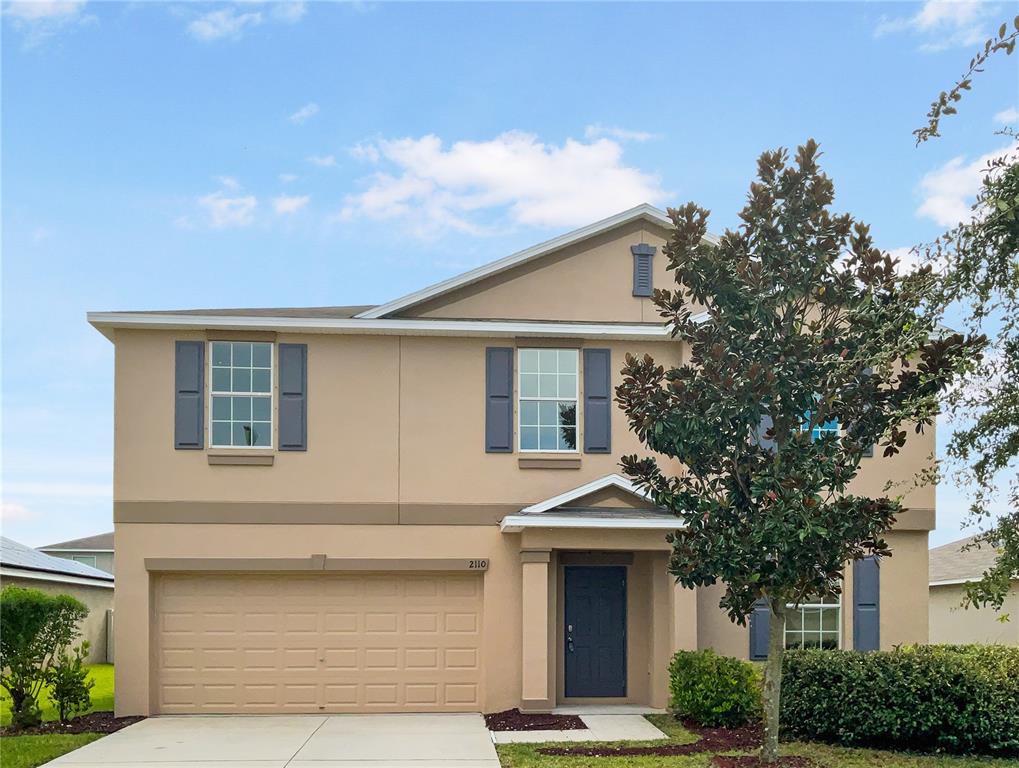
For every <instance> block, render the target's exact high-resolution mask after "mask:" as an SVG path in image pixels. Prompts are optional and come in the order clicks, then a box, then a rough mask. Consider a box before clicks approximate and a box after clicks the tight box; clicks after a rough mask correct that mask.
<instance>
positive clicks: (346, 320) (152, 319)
mask: <svg viewBox="0 0 1019 768" xmlns="http://www.w3.org/2000/svg"><path fill="white" fill-rule="evenodd" d="M638 220H643V221H647V222H651V223H654V224H657V225H659V226H662V227H665V228H670V227H671V226H672V222H671V220H670V219H669V217H668V215H667V214H666V213H665V211H662V210H659V209H658V208H655V207H654V206H652V205H648V204H647V203H645V204H643V205H638V206H636V207H635V208H631V209H629V210H627V211H623V212H622V213H617V214H616V215H614V216H610V217H608V218H606V219H602V220H601V221H598V222H595V223H594V224H591V225H589V226H586V227H581V228H580V229H576V230H574V231H572V232H567V233H566V234H564V235H560V236H559V237H555V238H553V239H551V240H547V241H546V242H544V243H540V244H538V245H535V246H533V247H531V248H527V249H525V250H523V251H519V252H518V253H514V254H511V255H510V256H506V257H504V258H502V259H497V260H496V261H493V262H491V263H489V264H486V265H484V266H481V267H478V268H477V269H472V270H470V271H468V272H464V273H463V274H460V275H456V276H455V277H451V278H449V279H448V280H443V281H442V282H439V283H436V284H435V285H432V286H429V287H428V288H423V289H421V290H419V291H415V292H414V293H410V294H407V295H406V296H402V297H400V298H398V299H394V300H392V301H390V302H387V303H385V304H381V305H360V306H344V307H308V308H293V307H289V308H278V309H273V308H263V309H185V310H162V311H152V310H146V311H142V312H89V313H88V321H89V323H91V324H92V325H93V326H94V327H95V328H96V329H98V330H99V331H100V332H101V333H103V334H104V335H105V336H106V337H107V338H109V339H111V340H112V339H113V329H115V328H150V329H207V328H213V329H223V330H248V331H251V330H286V331H292V332H294V333H355V334H363V333H372V334H399V335H435V336H485V337H507V338H512V337H516V336H521V337H528V336H536V337H541V336H547V335H555V336H570V337H573V338H582V339H624V340H626V339H646V340H658V339H662V340H665V339H668V338H670V335H671V330H670V329H669V328H668V327H667V326H666V325H665V324H664V323H662V322H660V321H659V322H653V323H617V322H585V321H558V320H544V321H538V320H508V319H501V320H500V319H492V320H456V319H453V320H451V319H439V318H417V317H410V318H408V317H395V318H394V317H391V315H392V314H393V313H394V312H398V311H400V310H404V309H407V308H408V307H410V306H413V305H415V304H419V303H421V302H423V301H427V300H430V299H433V298H435V297H437V296H440V295H442V294H445V293H448V292H449V291H453V290H456V289H457V288H461V287H463V286H466V285H470V284H472V283H476V282H478V281H479V280H482V279H485V278H487V277H491V276H493V275H497V274H499V273H500V272H504V271H506V270H508V269H511V268H513V267H516V266H519V265H521V264H524V263H527V262H529V261H533V260H535V259H538V258H541V257H542V256H545V255H548V254H551V253H553V252H555V251H557V250H559V249H561V248H564V247H566V246H569V245H572V244H573V243H577V242H580V241H581V240H585V239H587V238H590V237H594V236H596V235H599V234H601V233H603V232H606V231H608V230H611V229H612V228H614V227H618V226H621V225H624V224H627V223H629V222H633V221H638ZM705 239H706V240H708V241H710V242H717V238H716V237H715V236H714V235H710V234H709V235H707V236H706V237H705ZM702 314H703V313H702Z"/></svg>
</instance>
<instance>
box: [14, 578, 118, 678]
mask: <svg viewBox="0 0 1019 768" xmlns="http://www.w3.org/2000/svg"><path fill="white" fill-rule="evenodd" d="M3 586H5V587H8V586H18V587H24V588H26V589H38V590H39V591H40V592H45V593H46V594H48V595H70V596H71V597H73V598H75V599H77V600H80V601H81V602H82V603H84V604H85V606H86V607H87V608H88V616H86V617H85V620H84V621H82V623H81V639H83V640H88V643H89V653H88V658H87V662H88V663H89V664H99V663H103V662H106V661H107V658H106V642H107V621H108V619H107V615H106V614H107V611H109V610H111V609H112V608H113V590H112V589H106V588H104V587H90V586H86V585H84V584H61V583H58V582H54V581H42V580H39V579H24V578H20V577H17V576H5V577H4V578H3Z"/></svg>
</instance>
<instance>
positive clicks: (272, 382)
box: [205, 339, 277, 451]
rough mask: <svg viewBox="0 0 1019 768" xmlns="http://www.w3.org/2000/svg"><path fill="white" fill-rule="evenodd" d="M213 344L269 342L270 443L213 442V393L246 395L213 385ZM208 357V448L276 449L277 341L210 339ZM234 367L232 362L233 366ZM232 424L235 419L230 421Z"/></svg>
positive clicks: (206, 355) (232, 449)
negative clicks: (216, 389) (219, 388)
mask: <svg viewBox="0 0 1019 768" xmlns="http://www.w3.org/2000/svg"><path fill="white" fill-rule="evenodd" d="M213 344H268V345H269V444H268V445H217V444H216V443H214V442H213V440H212V436H213V429H212V424H213V419H212V398H213V395H214V394H216V395H220V396H229V395H240V396H244V394H245V393H243V392H216V391H215V390H214V389H213V387H212V369H213V365H212V345H213ZM205 353H206V354H205V357H206V364H205V367H206V371H205V375H206V378H207V381H208V382H209V386H208V391H207V395H208V411H209V418H208V420H207V422H206V423H207V428H208V430H209V439H208V441H207V443H208V450H215V451H274V450H276V419H277V414H276V342H275V341H266V340H265V339H209V341H208V342H207V348H206V350H205ZM232 367H233V365H232V363H231V368H232ZM247 394H248V395H249V396H251V397H265V393H264V392H248V393H247ZM230 423H231V424H232V423H233V421H231V422H230Z"/></svg>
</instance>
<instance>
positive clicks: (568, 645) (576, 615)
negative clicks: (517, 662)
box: [564, 565, 626, 697]
mask: <svg viewBox="0 0 1019 768" xmlns="http://www.w3.org/2000/svg"><path fill="white" fill-rule="evenodd" d="M565 593H566V595H565V601H566V606H565V619H566V622H565V624H566V626H565V627H564V628H565V630H566V637H565V649H564V650H565V654H566V665H565V667H566V670H565V671H566V680H565V687H566V690H565V694H566V695H567V696H571V697H573V696H577V697H580V696H625V695H626V568H624V567H623V566H617V565H568V566H566V572H565Z"/></svg>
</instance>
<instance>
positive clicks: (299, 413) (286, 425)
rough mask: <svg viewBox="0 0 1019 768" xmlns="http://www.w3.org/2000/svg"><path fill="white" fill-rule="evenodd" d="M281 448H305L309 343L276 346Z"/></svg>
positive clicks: (296, 449)
mask: <svg viewBox="0 0 1019 768" xmlns="http://www.w3.org/2000/svg"><path fill="white" fill-rule="evenodd" d="M279 361H280V362H279V366H280V374H279V376H280V379H279V393H280V397H279V400H280V405H279V427H278V429H277V432H278V434H279V439H278V441H277V442H278V445H279V450H281V451H306V450H308V345H307V344H280V345H279Z"/></svg>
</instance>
